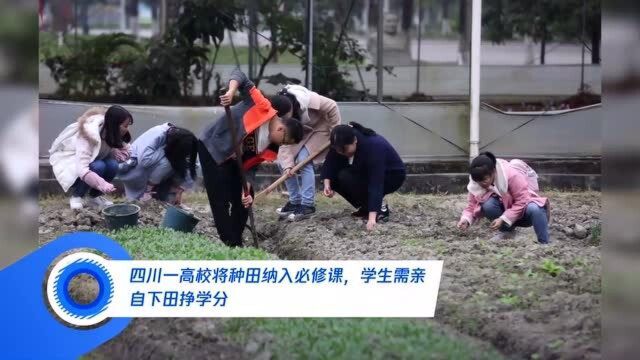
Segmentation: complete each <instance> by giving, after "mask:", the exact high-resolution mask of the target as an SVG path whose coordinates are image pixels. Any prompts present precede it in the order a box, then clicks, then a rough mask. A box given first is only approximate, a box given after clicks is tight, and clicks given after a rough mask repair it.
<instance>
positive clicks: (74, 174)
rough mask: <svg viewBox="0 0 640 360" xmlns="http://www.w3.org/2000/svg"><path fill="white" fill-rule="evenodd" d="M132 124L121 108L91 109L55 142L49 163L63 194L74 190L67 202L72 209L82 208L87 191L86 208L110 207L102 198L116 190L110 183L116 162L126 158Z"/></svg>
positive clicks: (114, 173) (116, 168) (68, 127)
mask: <svg viewBox="0 0 640 360" xmlns="http://www.w3.org/2000/svg"><path fill="white" fill-rule="evenodd" d="M131 124H133V117H132V116H131V114H130V113H129V112H128V111H127V110H126V109H125V108H123V107H122V106H118V105H113V106H111V107H109V108H108V109H107V110H106V111H105V109H104V108H101V107H94V108H91V109H89V110H87V111H86V112H85V113H84V114H82V116H80V118H78V121H77V122H75V123H73V124H71V125H69V126H67V127H66V128H65V129H64V130H63V131H62V133H60V135H58V137H57V138H56V139H55V140H54V142H53V144H52V145H51V149H50V150H49V154H50V156H49V162H50V163H51V166H52V168H53V173H54V174H55V177H56V180H58V183H60V186H62V189H63V190H64V191H65V192H66V191H68V190H69V189H70V188H71V187H73V195H72V196H71V199H70V200H69V206H70V207H71V208H72V209H82V208H83V206H84V205H85V203H84V200H83V197H84V196H85V195H86V194H87V192H88V193H89V197H90V198H89V201H88V205H89V206H92V207H97V208H102V207H105V206H108V205H112V204H113V203H112V202H111V201H109V200H107V199H105V198H104V197H103V196H102V195H103V194H105V193H111V192H113V191H115V189H116V188H115V187H114V186H113V184H111V181H112V180H113V178H114V177H115V176H116V173H117V171H118V163H119V162H124V161H126V160H127V159H128V158H129V145H128V144H127V143H128V142H130V141H131V134H130V133H129V125H131Z"/></svg>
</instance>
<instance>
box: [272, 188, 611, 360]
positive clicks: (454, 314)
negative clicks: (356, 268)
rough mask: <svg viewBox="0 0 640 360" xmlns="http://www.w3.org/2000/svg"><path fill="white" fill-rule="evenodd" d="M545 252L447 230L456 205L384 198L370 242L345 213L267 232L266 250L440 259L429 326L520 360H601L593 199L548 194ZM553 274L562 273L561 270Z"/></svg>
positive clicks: (484, 233) (480, 228) (521, 236)
mask: <svg viewBox="0 0 640 360" xmlns="http://www.w3.org/2000/svg"><path fill="white" fill-rule="evenodd" d="M548 196H550V197H551V198H552V204H553V210H552V216H553V218H552V223H551V225H550V234H551V237H552V244H551V245H546V246H545V245H539V244H538V243H537V241H536V237H535V233H534V232H533V229H531V228H529V229H520V231H519V232H518V235H517V237H516V238H515V239H513V240H505V241H490V240H489V239H490V238H491V236H492V235H493V233H491V231H490V230H489V229H488V222H484V221H483V222H482V223H480V224H479V225H475V226H474V227H472V228H471V230H470V231H468V232H466V233H465V232H461V231H459V230H458V229H456V228H455V225H456V222H457V220H458V219H459V214H460V212H461V210H462V209H463V208H464V206H465V199H466V197H465V196H464V195H452V196H392V197H390V198H389V199H388V201H389V205H390V207H391V211H392V215H391V216H392V218H391V222H389V223H387V224H383V225H381V226H379V228H378V229H377V230H375V231H374V232H373V233H367V232H366V231H365V230H364V221H361V220H355V219H352V218H350V216H349V212H350V211H351V209H348V207H347V205H346V204H344V203H343V204H342V206H340V205H337V206H336V205H335V204H334V205H332V206H331V208H329V209H327V208H326V207H324V208H323V206H322V205H320V206H319V208H320V209H321V211H319V212H318V213H317V215H315V216H314V217H313V218H312V219H309V220H306V221H303V222H300V223H294V224H285V223H272V224H268V225H265V228H263V231H265V232H270V233H272V234H273V235H274V237H273V239H272V240H271V241H269V242H266V243H265V247H267V248H268V249H269V250H270V251H272V252H275V253H277V255H278V256H280V257H282V258H287V259H310V260H311V259H313V260H324V259H389V260H395V259H442V260H444V271H443V278H442V282H441V285H440V293H439V297H438V307H437V312H436V320H437V321H440V322H443V323H445V324H448V325H451V326H452V327H454V328H456V329H458V330H459V331H461V332H463V333H466V334H468V335H471V336H474V337H478V338H481V339H484V340H486V341H489V342H491V343H493V345H494V346H496V347H497V348H498V349H500V350H501V351H502V352H503V353H505V354H508V355H509V356H515V357H522V358H532V357H533V358H548V359H552V358H565V359H584V358H600V357H601V353H600V338H601V335H600V328H601V317H600V301H601V264H600V258H601V247H600V240H599V223H600V194H599V193H554V194H549V195H548ZM559 267H561V269H560V268H559Z"/></svg>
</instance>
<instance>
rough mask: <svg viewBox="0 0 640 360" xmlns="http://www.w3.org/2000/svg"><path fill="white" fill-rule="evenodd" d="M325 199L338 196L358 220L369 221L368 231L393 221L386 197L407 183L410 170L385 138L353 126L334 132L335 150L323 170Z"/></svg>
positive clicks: (332, 148)
mask: <svg viewBox="0 0 640 360" xmlns="http://www.w3.org/2000/svg"><path fill="white" fill-rule="evenodd" d="M321 176H322V179H323V180H324V195H325V196H327V197H329V198H331V197H333V196H334V195H335V193H336V192H337V193H338V194H340V195H341V196H342V197H343V198H345V200H347V201H348V202H349V203H350V204H351V205H353V207H355V208H356V209H357V210H356V211H355V212H354V213H353V214H352V215H353V216H355V217H361V218H366V219H368V221H367V230H373V229H374V228H375V226H376V223H377V222H379V221H387V220H388V219H389V213H390V211H389V207H388V205H387V204H383V199H384V196H385V195H387V194H390V193H393V192H395V191H397V190H398V189H399V188H400V186H402V184H403V183H404V180H405V178H406V170H405V167H404V163H403V162H402V159H400V156H399V155H398V153H397V152H396V150H395V149H394V148H393V146H391V144H389V142H388V141H387V140H386V139H385V138H383V137H382V136H380V135H378V134H376V132H375V131H373V130H371V129H368V128H365V127H363V126H362V125H360V124H358V123H355V122H350V123H349V125H338V126H336V127H335V128H333V130H332V131H331V150H329V153H328V154H327V158H326V160H325V162H324V165H323V166H322V173H321Z"/></svg>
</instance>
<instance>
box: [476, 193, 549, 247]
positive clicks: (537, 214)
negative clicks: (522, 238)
mask: <svg viewBox="0 0 640 360" xmlns="http://www.w3.org/2000/svg"><path fill="white" fill-rule="evenodd" d="M482 213H483V214H484V216H486V217H487V218H488V219H489V220H492V221H493V220H495V219H497V218H499V217H500V216H502V214H503V213H504V205H503V204H502V201H500V199H499V198H498V197H496V196H492V197H491V198H489V200H487V201H486V202H484V203H483V204H482ZM531 226H533V230H534V231H535V232H536V236H537V237H538V242H540V243H541V244H546V243H548V242H549V225H548V219H547V210H546V207H540V206H538V204H536V203H533V202H532V203H529V204H528V205H527V208H526V209H525V211H524V215H523V216H522V218H520V219H519V220H518V221H516V222H515V223H513V225H512V226H511V227H509V226H508V225H507V224H505V223H503V224H502V227H501V228H500V231H502V232H506V231H511V230H513V229H514V228H516V227H531Z"/></svg>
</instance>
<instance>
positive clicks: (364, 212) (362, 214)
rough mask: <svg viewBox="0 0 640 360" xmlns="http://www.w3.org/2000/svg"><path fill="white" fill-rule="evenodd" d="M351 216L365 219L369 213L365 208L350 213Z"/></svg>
mask: <svg viewBox="0 0 640 360" xmlns="http://www.w3.org/2000/svg"><path fill="white" fill-rule="evenodd" d="M351 216H353V217H358V218H364V219H366V218H367V217H368V216H369V212H368V211H367V209H365V208H360V209H358V210H356V211H354V212H352V213H351Z"/></svg>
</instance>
